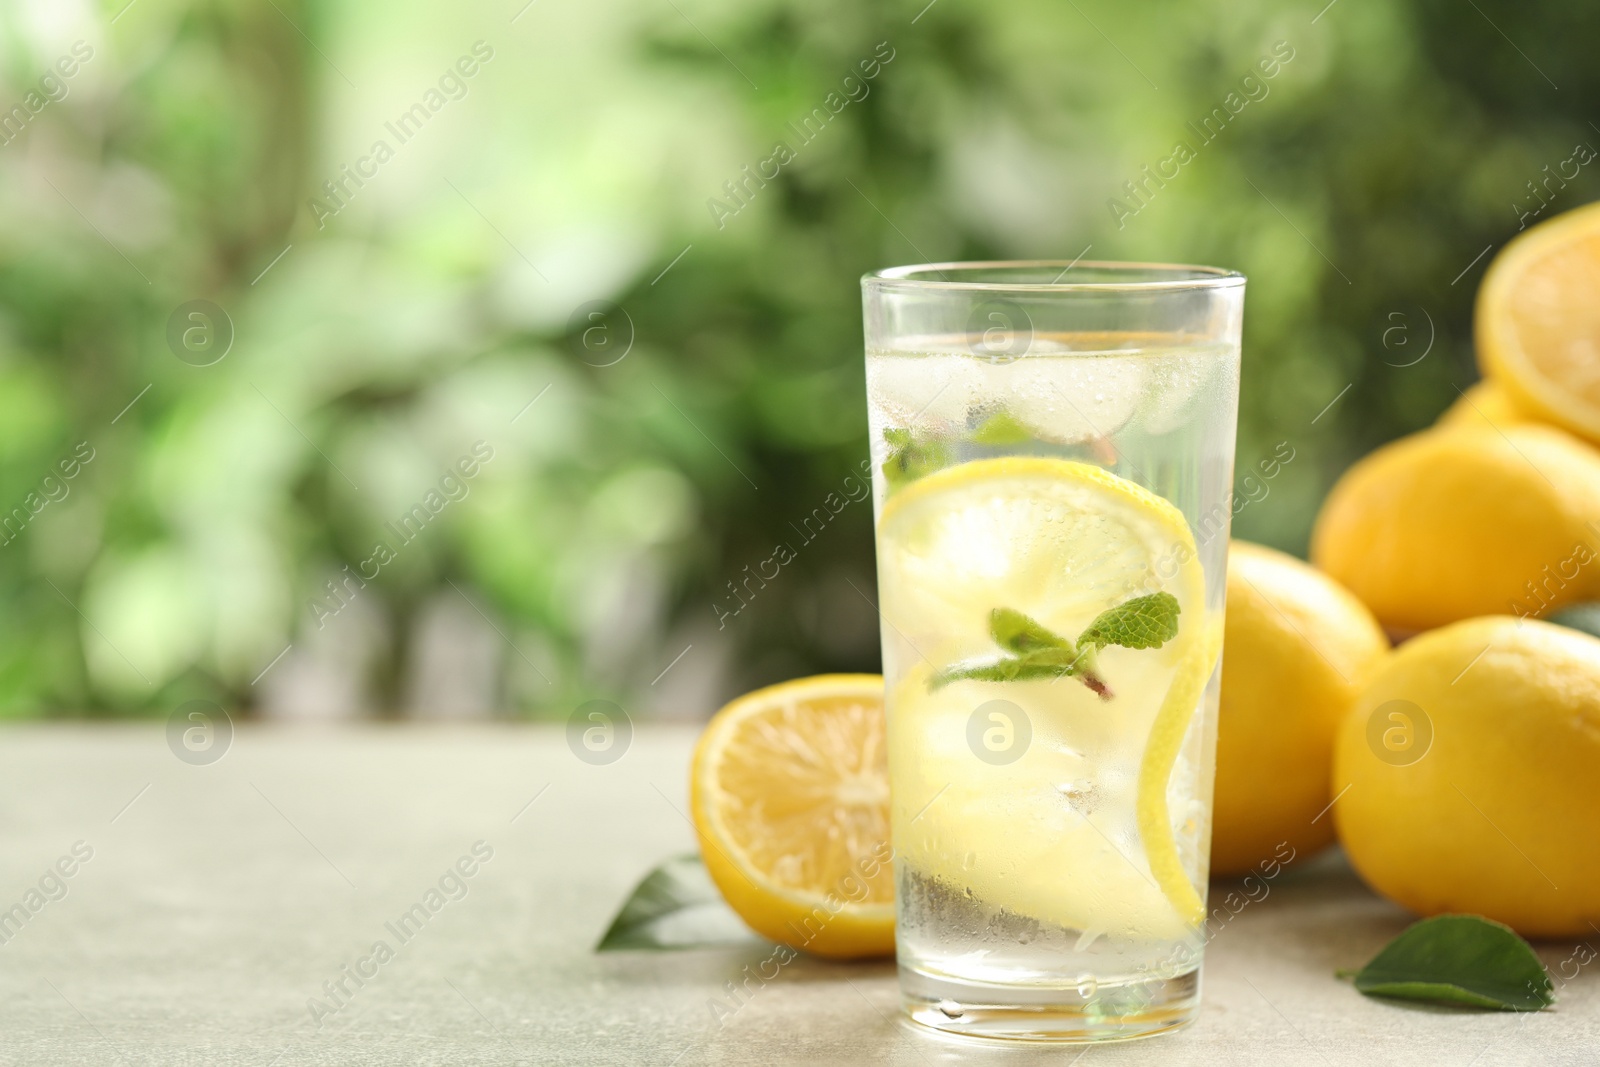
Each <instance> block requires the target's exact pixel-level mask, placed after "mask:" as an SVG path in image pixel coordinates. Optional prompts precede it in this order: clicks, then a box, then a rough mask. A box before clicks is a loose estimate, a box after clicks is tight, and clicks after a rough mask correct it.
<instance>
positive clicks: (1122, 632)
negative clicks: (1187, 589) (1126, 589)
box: [1078, 593, 1181, 648]
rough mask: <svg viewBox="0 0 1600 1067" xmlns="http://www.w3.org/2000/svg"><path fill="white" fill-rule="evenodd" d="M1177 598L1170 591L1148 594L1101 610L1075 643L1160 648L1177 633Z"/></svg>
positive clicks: (1178, 609) (1100, 646)
mask: <svg viewBox="0 0 1600 1067" xmlns="http://www.w3.org/2000/svg"><path fill="white" fill-rule="evenodd" d="M1180 610H1181V609H1180V608H1179V607H1178V598H1177V597H1175V596H1173V595H1172V594H1171V593H1150V594H1149V595H1147V596H1136V597H1134V598H1133V599H1132V600H1127V601H1124V602H1123V603H1121V604H1118V605H1117V606H1116V607H1114V608H1107V609H1106V610H1105V611H1102V612H1101V613H1100V614H1099V615H1098V616H1096V617H1095V620H1094V621H1093V622H1091V623H1090V624H1089V628H1088V629H1087V630H1085V631H1083V633H1081V634H1079V635H1078V644H1080V645H1091V644H1092V645H1095V646H1097V647H1099V648H1105V647H1106V646H1107V645H1121V646H1122V647H1123V648H1160V647H1161V646H1162V645H1164V644H1166V643H1167V642H1168V641H1170V640H1172V639H1173V638H1174V637H1176V636H1178V612H1179V611H1180Z"/></svg>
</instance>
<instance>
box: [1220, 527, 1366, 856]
mask: <svg viewBox="0 0 1600 1067" xmlns="http://www.w3.org/2000/svg"><path fill="white" fill-rule="evenodd" d="M1224 634H1225V637H1224V640H1223V655H1222V705H1221V709H1220V713H1219V717H1218V722H1217V784H1216V807H1215V814H1214V815H1213V817H1212V819H1213V821H1212V827H1211V871H1212V873H1213V874H1218V875H1239V874H1246V873H1248V872H1249V871H1251V870H1252V869H1254V868H1256V867H1257V866H1259V865H1260V864H1261V863H1262V862H1263V861H1265V860H1268V859H1271V858H1274V857H1275V856H1277V855H1278V851H1277V850H1278V849H1279V847H1280V846H1282V845H1283V844H1285V843H1287V845H1288V846H1289V847H1290V848H1292V849H1293V850H1294V855H1295V856H1297V857H1300V858H1304V857H1306V856H1309V855H1310V854H1311V853H1313V852H1315V851H1317V850H1318V849H1320V848H1322V847H1323V846H1324V845H1327V844H1328V843H1330V842H1331V841H1332V840H1333V819H1332V818H1331V817H1330V816H1328V815H1325V814H1324V811H1325V809H1326V808H1327V806H1328V796H1329V793H1328V782H1329V780H1330V779H1331V776H1332V773H1333V738H1334V734H1335V733H1336V732H1337V730H1338V727H1339V723H1340V722H1341V721H1342V720H1343V718H1344V715H1345V712H1347V711H1349V710H1350V705H1351V704H1352V703H1353V702H1354V701H1355V698H1356V694H1357V693H1358V692H1360V689H1361V686H1362V685H1363V684H1364V683H1365V682H1366V680H1367V678H1368V676H1369V675H1370V674H1371V673H1372V670H1373V668H1374V667H1375V666H1376V665H1377V663H1378V661H1379V660H1380V659H1382V657H1383V654H1384V653H1385V652H1387V651H1388V649H1389V641H1388V639H1387V638H1386V637H1384V634H1383V630H1382V629H1381V628H1380V627H1379V626H1378V620H1377V619H1375V618H1373V617H1372V612H1370V611H1368V610H1367V608H1366V606H1365V605H1363V604H1362V603H1361V601H1359V600H1357V599H1356V598H1355V597H1354V596H1353V595H1352V594H1351V593H1350V592H1349V591H1348V590H1347V589H1345V588H1344V587H1343V586H1341V585H1339V583H1338V582H1335V581H1334V580H1333V579H1332V578H1329V577H1328V576H1327V575H1325V574H1323V573H1321V572H1320V571H1317V570H1315V569H1313V568H1312V567H1309V566H1307V565H1306V564H1304V563H1302V562H1300V561H1299V560H1297V559H1295V558H1294V557H1293V556H1287V555H1284V554H1283V553H1282V552H1275V551H1273V550H1272V549H1270V548H1263V547H1262V546H1260V545H1253V544H1250V543H1248V542H1245V541H1235V542H1233V544H1232V545H1231V546H1230V547H1229V550H1228V612H1227V622H1226V624H1225V629H1224ZM1279 858H1281V857H1279Z"/></svg>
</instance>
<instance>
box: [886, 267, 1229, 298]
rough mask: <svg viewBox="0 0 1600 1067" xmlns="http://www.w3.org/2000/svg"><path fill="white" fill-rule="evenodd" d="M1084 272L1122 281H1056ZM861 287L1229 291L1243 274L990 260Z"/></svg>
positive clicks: (894, 270)
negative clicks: (1042, 276)
mask: <svg viewBox="0 0 1600 1067" xmlns="http://www.w3.org/2000/svg"><path fill="white" fill-rule="evenodd" d="M1080 267H1082V268H1089V269H1093V270H1099V271H1104V272H1106V273H1107V274H1111V275H1113V276H1115V275H1118V274H1124V275H1126V276H1127V277H1126V278H1114V280H1100V281H1071V282H1068V281H1061V280H1060V279H1061V278H1062V277H1064V276H1065V275H1066V273H1067V272H1068V271H1070V270H1075V269H1077V268H1080ZM1030 268H1032V269H1038V270H1056V269H1059V270H1060V274H1058V275H1057V277H1056V279H1055V280H1053V281H1048V282H1026V281H997V280H993V279H983V278H977V277H974V278H960V277H950V275H962V274H968V275H982V274H993V273H998V272H1000V271H1006V270H1027V269H1030ZM861 284H862V286H863V287H870V288H872V289H878V290H883V289H892V290H900V291H916V290H951V291H965V292H1012V293H1073V292H1085V293H1142V292H1174V291H1185V290H1198V289H1233V288H1237V287H1238V286H1241V285H1243V284H1245V276H1244V275H1243V274H1240V273H1239V272H1238V271H1235V270H1227V269H1226V268H1223V267H1204V266H1199V265H1196V264H1189V263H1136V262H1121V261H1117V260H1102V259H1072V260H1067V259H1012V260H1005V259H996V260H969V261H955V262H949V263H918V264H912V265H909V266H903V267H888V268H885V269H883V270H876V271H872V272H870V273H868V274H863V275H862V276H861Z"/></svg>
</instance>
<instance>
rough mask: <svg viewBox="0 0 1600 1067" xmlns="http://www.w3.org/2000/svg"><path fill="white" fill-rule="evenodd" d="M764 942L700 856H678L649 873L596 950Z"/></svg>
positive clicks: (614, 920)
mask: <svg viewBox="0 0 1600 1067" xmlns="http://www.w3.org/2000/svg"><path fill="white" fill-rule="evenodd" d="M753 943H754V944H759V943H762V942H761V941H760V939H759V938H757V937H756V936H755V935H754V934H752V933H751V932H750V928H749V927H747V926H745V924H744V921H743V920H742V919H740V918H739V916H737V915H735V914H734V913H733V909H731V908H729V907H728V905H727V904H725V903H723V900H722V894H721V893H719V892H717V887H716V886H715V885H714V884H712V881H711V876H710V875H708V874H707V873H706V868H705V864H703V863H701V862H700V857H699V856H697V855H695V854H693V853H690V854H688V855H683V856H674V857H673V858H672V859H670V860H667V861H666V862H665V863H663V864H662V865H661V866H659V867H657V868H656V869H655V870H653V871H651V872H650V873H649V874H647V875H645V877H644V881H642V882H640V883H639V884H638V885H637V886H635V887H634V890H633V892H632V894H630V895H629V897H628V899H627V902H626V903H624V904H623V905H622V910H621V911H619V912H617V917H616V918H615V919H612V920H611V926H610V927H609V928H608V929H607V930H606V932H605V936H604V937H602V938H601V939H600V943H599V944H598V945H596V946H595V947H594V950H595V951H596V952H615V951H618V950H620V949H682V948H707V947H711V946H715V945H742V944H753Z"/></svg>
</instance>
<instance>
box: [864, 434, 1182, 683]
mask: <svg viewBox="0 0 1600 1067" xmlns="http://www.w3.org/2000/svg"><path fill="white" fill-rule="evenodd" d="M886 435H887V432H886ZM1178 612H1179V607H1178V598H1177V597H1175V596H1173V595H1172V594H1171V593H1151V594H1150V595H1148V596H1140V597H1134V598H1133V599H1132V600H1129V601H1126V602H1124V603H1122V604H1118V605H1117V606H1116V607H1114V608H1108V609H1106V610H1105V611H1102V612H1101V613H1100V614H1099V615H1098V616H1096V617H1095V620H1094V622H1092V623H1090V624H1089V628H1088V629H1087V630H1085V631H1083V633H1081V634H1079V635H1078V640H1077V641H1076V642H1072V641H1069V640H1067V639H1066V638H1065V637H1062V636H1061V635H1060V634H1058V633H1056V632H1055V631H1053V630H1051V629H1049V628H1048V627H1046V626H1044V625H1043V624H1042V623H1040V622H1038V621H1037V620H1036V619H1033V618H1030V617H1029V616H1027V615H1024V614H1023V613H1022V612H1020V611H1017V610H1016V609H1014V608H995V609H994V610H993V611H991V612H989V636H990V637H992V638H994V643H995V644H997V645H999V646H1000V647H1001V648H1003V649H1005V650H1006V651H1007V652H1010V653H1011V655H1010V656H1008V657H1005V658H1002V659H998V660H992V661H989V662H986V663H958V664H956V665H955V666H953V667H947V668H945V669H944V670H942V671H938V672H936V673H935V674H934V675H933V677H931V678H929V679H928V689H929V691H932V690H935V689H941V688H943V687H944V686H947V685H949V684H950V683H951V682H961V681H976V682H1025V681H1032V680H1035V679H1038V678H1068V677H1075V678H1077V679H1078V680H1079V681H1081V682H1082V683H1083V684H1084V685H1086V686H1088V687H1089V688H1090V689H1092V690H1093V691H1094V692H1095V693H1096V694H1097V695H1098V696H1099V697H1100V699H1101V700H1110V699H1111V689H1110V687H1109V686H1107V685H1106V683H1105V680H1104V679H1103V678H1101V677H1100V675H1099V673H1098V672H1097V670H1096V666H1095V652H1096V651H1097V650H1099V649H1102V648H1105V647H1106V646H1107V645H1121V646H1122V647H1124V648H1160V647H1161V646H1162V645H1164V644H1166V643H1167V642H1168V641H1170V640H1172V639H1173V638H1174V637H1176V636H1177V634H1178Z"/></svg>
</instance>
